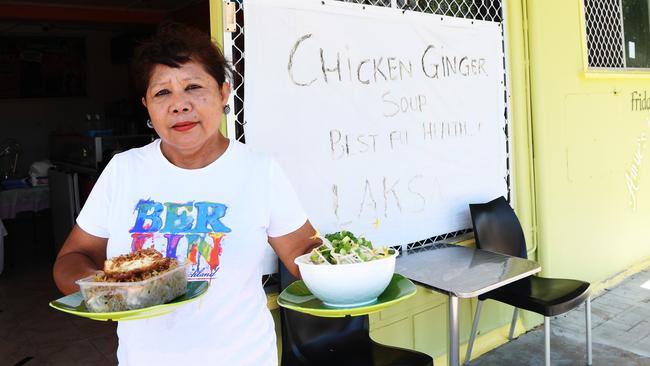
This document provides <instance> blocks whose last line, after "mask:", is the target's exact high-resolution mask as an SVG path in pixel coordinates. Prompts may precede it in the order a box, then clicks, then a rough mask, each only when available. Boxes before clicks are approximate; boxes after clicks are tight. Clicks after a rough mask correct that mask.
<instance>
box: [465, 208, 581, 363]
mask: <svg viewBox="0 0 650 366" xmlns="http://www.w3.org/2000/svg"><path fill="white" fill-rule="evenodd" d="M469 210H470V214H471V216H472V224H473V226H474V238H475V240H476V247H477V248H480V249H483V250H488V251H492V252H497V253H502V254H508V255H511V256H516V257H520V258H527V253H526V240H525V238H524V232H523V230H522V229H521V224H520V223H519V220H518V219H517V216H516V214H515V212H514V211H513V210H512V208H511V207H510V205H509V204H508V202H507V201H506V199H505V198H504V197H503V196H502V197H499V198H497V199H495V200H492V201H490V202H488V203H482V204H470V205H469ZM486 299H493V300H496V301H500V302H503V303H506V304H509V305H512V306H514V307H515V312H514V314H513V317H512V323H511V325H510V334H509V339H511V340H512V338H513V334H514V330H515V325H516V322H517V317H518V310H519V308H521V309H524V310H529V311H532V312H535V313H538V314H541V315H544V336H545V337H544V338H545V360H546V361H545V364H546V366H550V364H551V353H550V349H551V341H550V339H551V338H550V336H551V324H550V317H551V316H555V315H559V314H562V313H565V312H567V311H569V310H571V309H573V308H575V307H577V306H579V305H580V304H582V303H583V302H584V303H585V306H586V309H585V314H586V315H585V318H586V319H585V320H586V323H587V324H586V328H587V329H586V338H587V365H591V301H590V297H589V283H588V282H584V281H578V280H571V279H559V278H543V277H538V276H530V277H527V278H524V279H522V280H519V281H516V282H514V283H511V284H509V285H506V286H503V287H500V288H498V289H496V290H492V291H490V292H488V293H485V294H483V295H480V296H479V298H478V300H479V302H478V305H477V307H476V315H475V317H474V324H473V325H472V333H471V335H470V340H469V345H468V347H467V354H466V357H465V364H466V365H468V364H469V360H470V357H471V354H472V346H473V344H474V338H475V336H476V330H477V328H478V322H479V318H480V316H481V307H482V305H483V301H485V300H486Z"/></svg>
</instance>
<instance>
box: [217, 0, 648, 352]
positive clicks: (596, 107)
mask: <svg viewBox="0 0 650 366" xmlns="http://www.w3.org/2000/svg"><path fill="white" fill-rule="evenodd" d="M504 10H505V18H506V36H507V53H508V62H509V75H508V77H509V80H508V83H509V90H510V123H511V127H510V131H511V139H512V140H511V146H512V156H511V174H512V181H513V185H512V193H513V199H514V206H515V210H516V211H517V214H518V216H519V219H520V221H521V222H522V226H523V227H524V231H525V235H526V240H527V243H528V248H529V257H530V258H531V259H536V260H538V261H539V262H540V264H541V265H542V268H543V272H542V274H543V275H545V276H557V277H560V276H563V277H575V278H581V279H584V280H588V281H590V282H592V283H593V284H594V285H595V286H594V290H596V291H598V290H599V289H602V288H603V287H604V286H606V285H607V284H610V283H611V281H609V282H608V279H611V278H612V277H615V276H616V275H617V274H619V273H624V274H629V273H631V272H633V271H634V270H635V269H636V270H639V269H641V268H643V267H645V266H647V265H649V264H650V225H649V224H648V223H647V221H648V219H650V175H649V174H650V150H649V149H647V148H646V147H645V144H641V145H639V140H640V139H643V138H644V137H645V138H649V139H650V111H644V112H641V111H632V110H631V93H632V92H634V91H637V92H643V91H648V93H649V94H650V73H643V72H636V73H631V72H627V73H621V72H604V73H603V72H600V73H597V72H593V71H589V70H588V69H587V68H586V65H585V56H584V55H585V47H586V46H585V44H584V34H585V33H584V23H583V19H582V11H583V9H582V0H505V9H504ZM210 11H211V19H212V20H213V21H212V24H211V29H212V32H213V37H214V38H216V39H218V41H219V43H220V44H222V40H223V38H222V33H221V29H222V24H221V1H220V0H211V5H210ZM639 148H640V150H638V149H639ZM638 151H640V152H638ZM635 154H636V155H635ZM639 154H640V155H639ZM634 172H636V176H635V177H634V178H633V183H634V184H635V185H636V186H637V187H638V190H636V191H635V199H636V207H632V205H631V204H630V198H631V196H630V193H629V190H628V186H627V185H626V178H625V176H626V173H628V175H634ZM469 245H471V243H469ZM619 277H622V276H619ZM270 303H271V304H272V303H273V301H270ZM475 306H476V300H462V299H461V301H460V307H461V315H460V321H461V332H460V338H461V344H463V343H465V342H466V341H467V338H468V336H469V329H470V327H471V319H472V314H473V311H474V309H475ZM511 312H512V307H510V306H506V305H501V304H498V303H496V302H492V301H487V302H486V304H485V307H484V310H483V315H482V317H481V324H480V326H479V330H480V336H479V338H478V339H477V343H476V345H475V348H474V349H475V351H474V354H473V356H474V357H476V356H478V355H480V354H481V353H483V352H485V351H487V350H489V349H491V348H494V347H496V346H498V345H500V344H502V343H505V342H507V332H508V323H509V322H510V319H511V314H512V313H511ZM274 314H275V315H276V316H277V311H274ZM541 321H542V318H541V317H540V316H539V315H536V314H531V313H528V312H523V316H522V317H521V321H520V323H519V325H518V328H517V333H520V332H523V331H524V330H525V329H530V328H531V327H533V326H535V325H538V324H540V322H541ZM370 324H371V334H372V336H373V338H374V339H376V340H377V341H380V342H383V343H387V344H392V345H397V346H402V347H407V348H413V349H417V350H420V351H423V352H426V353H428V354H431V355H433V356H435V357H437V359H436V364H445V363H446V360H445V353H446V349H447V338H446V335H447V326H448V325H447V303H446V297H444V296H442V295H440V294H436V293H432V292H430V291H427V290H425V289H423V288H419V291H418V294H417V295H416V296H415V297H413V298H411V299H409V300H407V301H405V302H404V303H402V304H400V305H398V306H395V307H391V308H390V309H388V310H386V311H383V312H381V313H378V314H373V315H371V317H370ZM463 351H464V346H462V347H461V352H463ZM461 359H463V357H462V356H461Z"/></svg>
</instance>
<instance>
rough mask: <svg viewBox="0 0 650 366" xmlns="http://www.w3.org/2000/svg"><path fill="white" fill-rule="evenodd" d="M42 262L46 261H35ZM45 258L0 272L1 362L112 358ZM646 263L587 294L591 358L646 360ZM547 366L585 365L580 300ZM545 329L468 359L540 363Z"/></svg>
mask: <svg viewBox="0 0 650 366" xmlns="http://www.w3.org/2000/svg"><path fill="white" fill-rule="evenodd" d="M41 262H44V261H43V260H41ZM61 296H62V295H61V294H60V293H59V291H58V290H57V289H56V287H55V286H54V282H53V281H52V276H51V263H47V261H45V263H41V264H40V265H37V266H36V268H32V269H30V270H27V269H26V266H24V265H13V266H10V267H9V268H6V269H5V272H4V273H2V274H1V275H0V366H5V365H7V366H18V365H26V366H36V365H53V366H54V365H65V366H69V365H92V366H107V365H115V364H117V359H116V357H115V351H116V348H117V337H116V335H115V323H108V322H99V321H93V320H87V319H84V318H79V317H76V316H72V315H69V314H65V313H61V312H59V311H56V310H54V309H52V308H50V307H49V306H48V302H49V301H51V300H53V299H57V298H59V297H61ZM648 319H650V269H648V270H646V271H644V272H641V273H638V274H636V275H635V276H632V277H630V278H628V279H627V280H625V281H624V282H623V283H622V284H620V285H619V286H617V287H615V288H613V289H610V290H608V291H606V292H605V293H604V294H602V295H601V296H599V297H598V298H595V299H593V300H592V322H593V332H592V335H593V355H594V363H593V364H594V365H607V366H610V365H611V366H627V365H629V366H649V365H650V320H648ZM552 324H553V326H552V329H553V335H552V337H551V342H552V344H551V347H552V360H553V362H552V364H553V366H560V365H562V366H573V365H584V364H585V363H584V344H585V342H584V307H582V306H581V307H579V308H577V309H575V310H574V311H571V312H569V313H567V314H563V315H561V316H558V317H556V318H554V319H553V321H552ZM543 342H544V334H543V328H542V329H535V330H533V331H530V332H528V333H526V334H524V335H521V336H520V337H519V338H518V339H516V340H514V341H512V342H509V343H507V344H505V345H504V346H502V347H499V348H497V349H495V350H492V351H490V352H488V353H486V354H485V355H483V356H481V357H479V358H478V359H476V360H474V361H473V362H472V365H474V366H487V365H489V366H493V365H496V366H510V365H513V366H514V365H517V366H520V365H522V366H523V365H531V366H533V365H543V360H544V343H543Z"/></svg>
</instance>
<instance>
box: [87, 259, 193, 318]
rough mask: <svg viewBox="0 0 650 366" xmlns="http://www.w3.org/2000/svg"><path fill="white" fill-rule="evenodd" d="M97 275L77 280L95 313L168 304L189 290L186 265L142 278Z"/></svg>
mask: <svg viewBox="0 0 650 366" xmlns="http://www.w3.org/2000/svg"><path fill="white" fill-rule="evenodd" d="M95 277H96V276H94V275H93V276H89V277H86V278H82V279H80V280H79V281H77V282H76V283H77V284H78V285H79V287H80V288H81V294H82V296H83V298H84V300H85V302H86V308H88V310H89V311H91V312H94V313H109V312H115V311H125V310H134V309H142V308H146V307H149V306H154V305H160V304H164V303H166V302H168V301H171V300H173V299H174V298H176V297H178V296H181V295H183V294H184V293H185V292H186V291H187V274H186V266H185V265H179V266H178V267H176V268H174V269H172V270H170V271H167V272H165V273H162V274H160V275H158V276H155V277H151V278H148V279H146V280H144V281H138V282H97V281H95Z"/></svg>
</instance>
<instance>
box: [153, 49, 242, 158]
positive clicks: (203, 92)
mask: <svg viewBox="0 0 650 366" xmlns="http://www.w3.org/2000/svg"><path fill="white" fill-rule="evenodd" d="M229 94H230V85H229V84H228V83H224V84H223V86H222V87H221V88H219V85H218V84H217V81H216V80H214V78H213V77H212V76H211V75H210V74H208V73H207V72H206V71H205V70H204V69H203V66H202V65H201V64H199V63H196V62H194V61H190V62H187V63H185V64H183V65H181V67H179V68H173V67H169V66H165V65H160V64H159V65H156V66H154V68H153V71H152V72H151V78H150V79H149V87H148V88H147V92H146V95H145V97H144V98H142V103H143V104H144V106H145V107H146V108H147V110H148V112H149V117H150V118H151V122H152V123H153V127H154V129H155V130H156V132H157V133H158V136H160V139H161V140H162V142H163V144H164V145H167V146H166V147H167V148H170V149H171V150H172V151H173V152H174V153H175V154H181V155H183V154H188V155H189V154H192V153H196V152H197V151H200V150H201V149H205V148H206V147H208V146H209V143H212V142H214V141H215V140H216V141H218V139H219V138H221V134H220V132H219V125H220V123H221V116H222V113H223V107H224V105H225V104H226V102H227V101H228V96H229Z"/></svg>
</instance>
